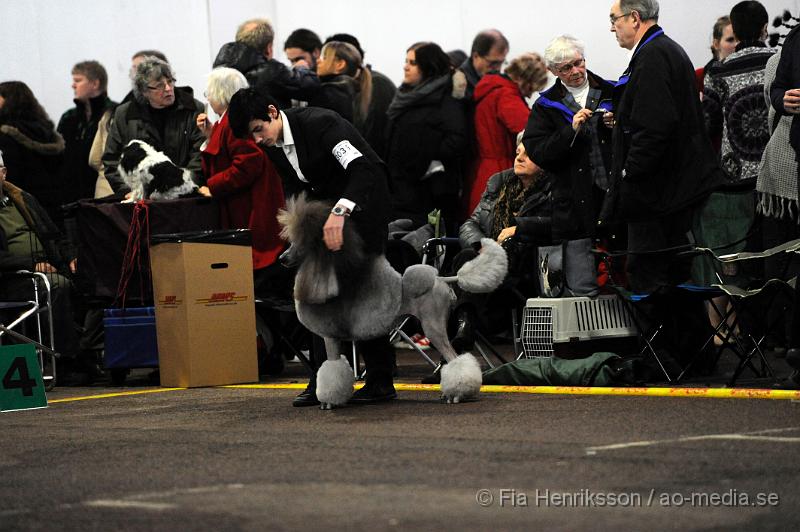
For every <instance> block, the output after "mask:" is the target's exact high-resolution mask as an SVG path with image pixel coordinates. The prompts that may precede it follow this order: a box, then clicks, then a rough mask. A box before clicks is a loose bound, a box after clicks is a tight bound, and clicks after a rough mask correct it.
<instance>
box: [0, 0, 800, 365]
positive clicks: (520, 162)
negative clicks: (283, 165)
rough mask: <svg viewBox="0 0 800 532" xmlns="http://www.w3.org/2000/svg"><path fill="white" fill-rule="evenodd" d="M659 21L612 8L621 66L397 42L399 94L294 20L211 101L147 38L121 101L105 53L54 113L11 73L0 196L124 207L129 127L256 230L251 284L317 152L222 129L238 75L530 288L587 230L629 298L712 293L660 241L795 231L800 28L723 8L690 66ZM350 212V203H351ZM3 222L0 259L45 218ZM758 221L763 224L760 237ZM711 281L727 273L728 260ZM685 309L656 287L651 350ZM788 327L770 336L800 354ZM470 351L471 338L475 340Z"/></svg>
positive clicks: (226, 59) (262, 25)
mask: <svg viewBox="0 0 800 532" xmlns="http://www.w3.org/2000/svg"><path fill="white" fill-rule="evenodd" d="M658 18H659V5H658V2H656V1H655V0H616V1H614V2H613V3H612V5H611V8H610V25H611V27H610V29H611V31H612V32H613V33H614V35H615V37H616V39H617V41H618V43H619V45H620V47H622V48H625V49H627V50H629V51H630V54H631V55H630V63H629V65H628V68H627V69H626V70H625V72H624V73H617V72H594V71H592V70H590V69H589V68H588V66H589V65H588V64H587V54H586V44H585V43H584V42H582V41H581V40H579V39H577V38H575V37H573V36H570V35H561V36H554V38H553V39H552V40H551V41H550V43H549V44H548V46H547V48H546V49H545V50H544V51H543V55H539V54H538V53H536V52H533V51H530V52H526V53H524V54H521V55H519V56H518V57H515V58H513V59H511V60H510V62H507V61H506V58H507V54H508V50H509V42H508V40H507V39H506V37H505V36H504V35H503V34H502V32H501V31H499V30H497V29H487V30H485V31H481V32H480V33H478V34H477V35H476V36H475V38H474V40H473V42H472V45H471V48H470V50H469V53H465V52H462V51H460V50H452V51H450V52H445V50H443V49H442V47H441V46H440V45H439V44H437V43H436V42H433V41H422V42H416V43H413V44H411V45H410V46H408V48H407V49H406V50H405V64H404V67H403V80H402V83H401V84H400V86H399V87H395V86H394V84H393V83H392V82H391V80H390V79H389V78H388V77H387V76H385V75H384V74H381V73H380V72H376V71H375V70H374V69H373V68H372V66H371V65H369V64H367V62H366V61H365V52H364V50H363V48H362V46H361V43H360V42H359V41H358V39H357V38H356V37H355V36H353V35H350V34H346V33H338V34H335V35H332V36H330V37H328V38H327V39H326V40H325V41H323V40H322V39H321V38H320V37H319V36H318V35H317V34H316V33H314V32H313V31H311V30H309V29H305V28H301V29H297V30H295V31H293V32H292V33H291V34H290V35H289V37H288V38H287V39H286V41H285V43H284V52H285V54H286V57H287V58H288V60H289V62H290V66H287V65H285V64H283V63H281V62H280V61H278V60H276V59H275V58H274V57H273V48H274V35H275V32H274V29H273V27H272V25H271V24H270V23H269V21H267V20H265V19H251V20H247V21H245V22H244V23H242V24H241V26H240V27H239V28H238V30H237V31H236V35H235V39H234V40H233V41H232V42H229V43H226V44H225V45H223V46H222V47H221V48H220V50H219V52H218V53H217V55H216V58H215V60H214V61H213V65H211V66H212V68H213V70H212V71H211V72H210V74H209V78H208V86H207V87H206V91H205V95H204V96H205V99H206V100H207V102H208V103H207V104H204V103H202V102H201V101H199V100H198V99H197V97H196V95H195V94H194V92H193V90H192V88H190V87H183V86H177V85H176V84H177V76H176V74H175V69H174V67H173V65H171V64H170V63H169V62H168V60H167V58H166V57H165V56H164V55H163V54H162V53H161V52H159V51H157V50H142V51H140V52H137V53H136V54H134V55H133V57H132V66H131V71H130V79H131V92H130V93H129V94H128V95H126V96H125V97H124V98H123V99H122V102H121V103H119V104H118V103H116V102H114V101H113V100H112V99H111V98H109V95H108V94H107V90H106V87H107V84H108V78H107V74H106V71H105V69H104V68H103V66H102V65H100V64H99V63H98V62H96V61H91V60H89V61H81V62H79V63H77V64H76V65H75V66H74V67H73V69H72V72H71V74H72V89H73V91H74V101H75V106H74V107H73V108H71V109H69V110H67V111H66V112H65V113H64V114H63V116H62V117H61V119H60V120H59V122H58V126H57V127H56V126H55V125H54V123H53V122H52V121H51V120H50V118H49V117H48V116H47V114H46V113H45V111H44V110H43V109H42V107H41V105H39V103H38V102H37V100H36V98H35V96H34V95H33V94H32V92H31V90H30V89H29V88H28V86H27V85H26V84H25V83H24V82H22V81H6V82H3V83H0V150H1V152H0V153H2V157H3V159H2V161H3V163H2V172H3V177H4V178H5V183H6V192H5V194H6V195H11V196H12V197H13V194H15V193H17V192H13V193H11V192H10V191H17V190H19V189H21V190H22V191H24V194H25V195H24V196H20V197H24V198H26V199H27V198H31V199H32V200H33V201H35V202H36V203H35V205H36V209H35V210H36V212H37V213H38V212H41V213H42V215H41V216H39V218H41V219H43V220H46V221H47V224H51V223H52V224H53V226H54V227H58V226H61V229H63V216H62V209H61V206H62V204H64V203H69V202H73V201H76V200H80V199H86V198H100V197H103V196H107V195H109V196H114V197H116V198H118V199H124V197H125V196H126V194H127V193H128V192H129V189H128V187H127V185H126V184H125V183H124V182H123V181H122V179H121V177H120V174H119V171H118V164H119V161H120V156H121V154H122V151H123V149H124V148H125V146H126V145H127V144H128V142H129V141H131V140H134V139H138V140H143V141H145V142H147V143H148V144H150V145H152V146H153V147H154V148H155V149H156V150H158V151H161V152H163V153H164V154H166V155H167V156H168V157H169V158H170V159H171V160H172V161H173V162H174V163H175V164H176V165H177V166H179V167H181V168H184V169H188V170H190V171H191V172H192V178H193V180H194V181H195V183H196V184H197V185H198V187H199V192H200V194H203V195H205V196H209V197H212V198H215V199H217V200H218V201H219V204H220V210H221V216H222V221H221V224H222V226H224V227H230V228H249V229H250V230H251V231H252V234H253V268H254V271H255V272H256V277H257V278H258V277H259V276H262V277H263V276H266V277H270V275H271V273H270V271H271V268H272V266H274V264H275V260H276V258H277V255H278V254H279V252H280V251H281V248H282V241H281V240H280V239H279V237H278V228H277V223H276V222H275V213H276V211H277V210H278V209H279V208H280V207H282V206H283V204H284V200H285V199H287V197H288V196H290V195H291V194H292V192H293V191H295V190H297V189H298V186H297V183H296V182H294V181H299V182H302V183H303V184H308V183H313V182H314V179H318V177H311V176H308V175H304V174H306V173H307V172H308V171H310V166H306V163H305V162H304V161H305V160H306V157H307V156H308V153H307V151H308V150H314V149H316V148H317V147H315V146H307V145H306V144H305V143H304V142H301V141H300V139H293V138H285V137H284V136H283V134H284V133H283V132H281V133H280V138H276V139H275V143H274V144H272V145H269V144H265V143H264V142H261V143H260V144H261V145H259V143H258V142H256V141H257V140H258V138H255V139H254V138H249V137H250V135H249V134H248V138H237V137H236V135H235V134H234V132H233V130H232V126H231V124H229V123H228V118H229V117H228V113H227V110H228V105H229V103H230V102H231V99H232V98H233V96H234V94H236V92H237V91H239V90H241V89H245V88H248V87H249V88H250V89H251V90H254V91H256V92H257V93H259V94H263V95H265V96H267V97H268V98H269V101H274V102H275V104H276V106H275V113H276V114H275V118H276V119H277V120H272V119H270V120H267V121H266V122H265V123H264V127H265V128H266V129H268V128H269V127H271V126H270V124H274V123H275V122H276V121H278V122H281V123H283V122H282V119H281V117H283V116H286V115H284V111H285V110H289V109H292V108H303V107H312V108H325V109H328V110H330V111H333V112H335V113H337V114H338V116H340V117H341V118H343V119H344V120H346V121H347V122H349V123H350V124H352V126H353V127H354V129H355V130H356V131H357V132H358V135H359V137H360V138H363V139H364V140H365V142H366V143H367V145H368V146H369V147H370V148H371V150H372V151H374V154H375V156H376V158H379V160H380V161H382V163H381V164H382V165H383V166H382V170H381V172H383V171H385V173H386V176H387V181H388V182H387V185H388V189H389V194H390V203H391V205H390V207H388V209H389V211H390V212H384V213H381V215H382V216H386V217H388V218H389V219H390V220H405V221H406V222H405V223H404V225H403V227H404V228H405V229H407V230H408V231H409V232H413V231H415V230H420V229H421V228H424V227H425V226H426V225H427V224H429V223H431V222H433V223H434V224H435V225H436V231H438V232H441V233H446V234H448V235H450V236H460V238H461V242H462V246H463V249H464V250H465V253H467V254H469V253H473V254H474V253H475V249H474V248H475V244H476V242H479V239H480V238H481V237H488V238H493V239H496V240H498V241H500V242H504V243H506V244H507V246H508V249H509V250H512V249H513V250H514V251H513V253H514V254H515V255H516V257H515V260H517V261H518V262H515V263H514V268H517V269H518V271H515V272H513V274H514V275H515V276H516V277H518V278H525V275H517V274H520V273H533V274H534V276H533V277H534V282H531V283H523V285H522V286H524V294H523V295H524V296H525V297H531V296H536V295H540V293H541V279H539V280H538V282H536V280H535V277H536V273H537V272H538V271H539V270H538V268H539V266H540V265H539V264H538V263H537V249H538V248H539V247H541V246H551V245H554V244H555V245H559V244H562V243H566V242H584V241H585V242H587V244H586V245H585V246H582V247H579V248H575V249H583V250H585V253H588V250H589V248H590V247H594V246H596V245H599V244H602V245H603V246H605V247H607V248H608V247H610V248H614V249H623V250H628V251H629V252H633V254H632V255H630V256H629V257H628V260H627V279H628V282H629V286H630V287H631V288H632V289H633V290H634V291H639V292H652V291H655V290H657V289H658V288H659V287H661V286H664V285H674V284H677V283H680V282H684V281H687V280H689V279H690V278H692V279H693V281H694V282H695V283H697V284H701V285H706V286H707V285H711V284H713V283H714V282H715V280H716V277H715V276H714V275H713V271H712V265H711V264H710V263H708V262H703V261H700V260H698V261H697V262H695V263H694V266H693V268H692V264H691V262H690V261H688V260H685V259H676V258H675V257H674V256H671V255H668V254H664V253H659V250H663V249H670V248H674V247H679V246H683V245H687V244H693V243H696V244H700V245H703V246H706V247H711V248H715V249H718V250H720V251H721V252H736V251H740V250H742V249H745V247H746V246H748V245H751V246H755V247H760V245H761V244H770V245H773V244H775V243H779V242H783V241H787V240H791V239H794V238H798V236H800V235H798V232H800V231H799V230H798V227H800V225H798V211H799V210H800V209H799V208H798V206H800V203H799V202H798V192H797V190H798V187H797V163H796V160H795V156H794V154H795V153H797V150H798V149H800V140H798V139H800V133H799V132H800V125H798V124H800V122H798V121H797V120H796V119H793V115H795V114H798V113H800V89H797V88H796V87H800V83H798V81H797V72H798V69H797V61H798V59H797V57H798V56H799V55H800V52H798V51H797V48H798V46H800V41H798V39H797V38H796V30H795V31H792V32H790V33H789V35H788V36H787V37H786V39H785V42H784V45H783V48H784V49H783V53H780V52H778V53H776V52H777V50H776V49H773V48H770V47H768V46H767V44H766V38H767V25H768V15H767V11H766V9H765V8H764V7H763V6H762V5H761V4H760V3H759V2H758V1H754V0H747V1H742V2H739V3H737V4H736V5H735V6H732V9H731V11H730V13H729V14H725V16H723V17H720V18H719V19H718V20H717V21H716V23H715V24H714V26H713V32H712V44H711V51H712V55H713V57H712V58H711V60H710V61H709V62H708V63H707V64H706V65H704V66H702V68H699V69H697V70H696V71H695V70H694V67H692V66H691V65H690V64H689V60H688V57H687V55H686V53H685V52H684V51H683V49H682V48H681V46H680V45H679V44H678V43H676V42H674V41H673V40H671V39H670V38H669V37H668V33H669V28H666V29H662V28H661V27H660V26H658ZM665 31H666V33H665ZM620 74H622V75H621V76H620ZM552 79H554V80H555V81H554V83H552V84H550V85H549V82H550V80H552ZM610 79H613V80H618V81H607V80H610ZM548 85H549V86H548ZM545 88H546V90H544V89H545ZM535 93H539V94H538V95H537V96H536V97H535V98H534V94H535ZM532 98H533V100H531V99H532ZM289 115H290V117H294V116H295V115H293V114H292V113H289ZM315 116H316V115H315ZM325 116H327V115H325ZM211 117H215V119H216V121H215V122H214V121H212V118H211ZM291 119H292V120H294V118H291ZM319 120H320V124H323V123H327V122H325V120H326V119H325V117H324V116H322V115H320V118H319ZM293 129H294V127H293ZM298 131H299V130H298ZM252 133H253V135H252V136H254V137H258V135H262V136H261V137H260V138H262V139H263V138H264V137H263V135H269V134H270V132H269V131H265V132H263V134H262V132H260V131H259V132H256V131H255V130H254V131H252ZM256 133H258V135H257V134H256ZM320 134H321V133H320ZM312 142H313V141H312ZM359 142H360V141H359ZM267 145H269V146H270V147H280V148H282V150H283V152H284V154H285V159H286V162H287V164H290V165H291V167H292V171H291V172H288V173H287V172H283V171H280V169H279V168H276V163H275V162H274V161H273V160H271V158H270V157H268V156H267V155H266V154H265V150H264V149H263V147H264V146H267ZM304 150H306V151H304ZM359 155H360V153H359ZM281 160H283V159H281ZM376 160H378V159H376ZM340 163H342V165H343V166H344V167H345V168H346V167H347V166H346V163H344V162H342V161H340ZM287 175H290V176H291V177H287ZM11 183H13V186H15V187H18V188H9V187H11V186H12V185H11ZM30 202H31V200H28V203H30ZM39 205H40V207H39ZM343 207H344V208H345V210H347V209H350V210H352V209H353V208H358V207H356V206H355V205H350V204H349V203H348V202H347V201H345V202H343ZM23 218H24V217H23ZM0 219H1V220H2V223H3V227H2V230H3V232H4V233H6V235H5V238H3V239H2V241H0V247H2V249H0V257H2V254H4V253H12V252H13V253H14V254H16V255H19V254H20V253H21V251H20V249H21V248H20V247H18V246H17V247H15V246H14V245H13V238H12V237H11V236H9V234H8V233H9V232H10V231H11V232H13V231H14V230H17V229H19V228H20V227H21V226H20V224H22V226H25V227H26V229H25V230H26V231H27V232H31V231H33V232H35V231H38V229H39V227H41V225H40V224H37V225H36V227H33V226H31V223H27V224H26V223H25V220H23V221H22V222H20V221H19V220H18V219H17V218H16V217H15V218H14V220H15V222H14V223H16V224H17V227H10V226H9V227H6V223H7V221H8V220H9V219H8V218H5V217H0ZM442 220H443V222H444V223H440V222H441V221H442ZM9 223H11V222H9ZM12 225H13V224H12ZM48 227H49V225H48ZM459 227H460V229H459ZM754 227H758V229H759V232H758V238H763V240H759V241H758V244H753V243H754V242H756V237H755V236H754V234H756V231H755V230H754ZM17 236H19V235H17ZM565 249H566V247H565ZM520 250H521V251H520ZM520 257H522V258H520ZM462 259H463V257H462ZM798 262H799V261H797V260H794V261H793V262H791V263H789V264H781V265H778V266H776V265H775V264H774V263H771V264H769V265H768V274H769V275H770V276H776V277H777V276H779V275H784V276H786V277H787V278H788V277H791V276H794V275H797V274H798V273H800V265H798ZM73 266H74V265H73ZM31 267H36V265H35V264H31ZM690 270H691V271H690ZM783 272H787V273H783ZM54 273H55V270H54ZM60 273H64V272H60ZM724 274H725V280H727V281H731V282H736V281H737V280H738V279H739V277H738V276H739V274H740V272H737V271H735V270H732V269H729V270H726V271H725V272H724ZM592 281H594V280H592ZM600 289H601V287H599V286H597V285H596V284H594V283H593V282H592V283H590V284H589V285H588V288H585V290H584V291H583V292H581V290H577V289H576V290H573V291H572V292H571V293H572V295H589V296H593V295H595V294H597V293H598V291H599V290H600ZM462 303H463V302H462ZM468 303H469V302H468ZM716 303H717V304H718V305H722V306H724V305H725V304H726V302H725V300H724V299H721V300H718V301H717V302H716ZM481 304H482V303H481ZM678 304H680V305H683V306H682V308H681V309H680V310H679V309H677V308H676V305H678ZM685 305H686V303H685V302H684V301H681V302H680V303H678V302H674V301H669V300H664V301H663V302H662V303H660V304H659V305H656V307H657V308H651V309H644V311H645V312H649V313H650V315H651V317H653V319H659V320H661V321H664V322H666V323H667V330H668V331H669V330H671V331H672V332H668V333H667V334H665V335H662V336H667V337H669V336H670V335H671V336H675V337H682V338H683V339H684V340H685V341H683V340H682V341H680V342H669V341H668V342H666V343H665V344H664V345H663V346H662V347H663V349H665V350H667V351H671V354H672V355H673V356H674V357H675V358H676V360H677V362H679V363H684V362H685V359H686V357H687V356H689V353H690V352H691V350H692V348H691V347H690V346H689V341H693V342H694V341H696V339H697V338H698V337H700V336H701V335H702V331H701V330H700V329H701V323H700V322H702V325H705V326H709V327H710V326H712V325H713V326H717V325H718V322H714V321H713V320H714V316H713V314H712V313H708V314H707V315H708V316H709V317H710V318H711V320H712V321H711V322H709V321H708V319H707V318H705V316H706V313H704V312H702V309H701V310H700V311H699V315H700V317H699V318H698V312H696V310H697V309H687V308H686V307H685ZM470 308H471V307H470V305H469V304H467V305H466V306H465V305H461V306H459V311H458V312H456V315H457V316H458V321H459V322H460V324H461V325H462V326H460V327H459V335H460V336H461V337H462V339H463V338H471V334H469V333H467V332H464V327H463V324H464V323H465V322H467V321H477V320H475V318H474V314H475V313H476V312H478V310H479V309H478V310H476V309H475V308H472V309H471V310H464V309H470ZM470 314H473V317H472V318H470ZM676 315H677V316H681V317H682V319H676V318H675V316H676ZM789 322H790V320H787V324H788V323H789ZM670 324H671V326H670ZM790 329H791V327H789V326H788V325H787V327H786V331H785V334H782V335H778V336H776V337H773V338H771V341H773V342H774V343H776V344H777V345H780V346H789V347H797V346H796V342H797V339H796V338H794V337H792V331H791V330H790ZM692 331H695V332H696V334H693V333H692ZM717 341H721V339H718V340H717ZM463 344H464V345H463V346H461V348H462V349H468V348H470V347H471V345H470V344H471V340H465V341H464V342H463ZM62 345H63V344H62ZM75 345H77V344H76V342H74V341H73V340H70V347H68V348H65V349H66V351H68V352H67V353H66V356H65V359H66V360H69V359H75V358H78V357H79V355H80V348H77V347H74V346H75ZM795 379H796V375H795Z"/></svg>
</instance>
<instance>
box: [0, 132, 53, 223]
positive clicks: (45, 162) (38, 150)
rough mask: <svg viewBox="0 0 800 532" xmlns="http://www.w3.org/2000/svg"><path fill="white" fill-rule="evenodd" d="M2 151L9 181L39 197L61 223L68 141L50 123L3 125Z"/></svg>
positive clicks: (48, 211) (0, 139)
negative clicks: (64, 168) (66, 143)
mask: <svg viewBox="0 0 800 532" xmlns="http://www.w3.org/2000/svg"><path fill="white" fill-rule="evenodd" d="M0 151H2V152H3V160H4V161H5V166H6V169H7V172H8V173H7V175H6V179H7V180H8V181H11V182H12V183H15V184H16V185H17V186H19V187H20V188H23V189H24V190H26V191H27V192H28V193H29V194H31V195H33V196H34V197H36V199H37V200H39V202H40V203H41V204H42V206H43V207H44V208H45V209H46V210H47V213H48V214H49V215H50V217H51V218H52V219H54V220H61V218H62V214H61V204H62V199H63V192H64V189H63V187H62V186H61V182H60V178H61V164H62V162H63V157H64V138H63V137H62V136H61V135H59V134H58V133H57V132H56V131H55V130H54V129H53V124H52V122H50V121H47V122H31V121H24V120H15V121H12V122H7V123H2V124H0Z"/></svg>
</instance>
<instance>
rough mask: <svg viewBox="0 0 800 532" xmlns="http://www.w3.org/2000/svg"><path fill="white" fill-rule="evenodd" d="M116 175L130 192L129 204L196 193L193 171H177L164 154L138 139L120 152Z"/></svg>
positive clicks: (181, 169) (179, 169) (182, 169)
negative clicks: (130, 202) (120, 177)
mask: <svg viewBox="0 0 800 532" xmlns="http://www.w3.org/2000/svg"><path fill="white" fill-rule="evenodd" d="M119 174H120V175H121V176H122V178H123V179H124V180H125V184H127V185H128V187H130V189H131V196H130V198H129V201H138V200H143V199H154V200H155V199H177V198H181V197H184V196H190V195H193V194H195V193H196V192H197V189H198V187H197V185H196V184H195V183H194V181H192V172H191V171H190V170H187V169H185V168H180V167H178V166H176V165H175V163H173V162H172V161H171V160H170V158H169V157H167V156H166V155H165V154H164V153H162V152H160V151H158V150H156V149H155V148H153V147H152V146H151V145H149V144H148V143H146V142H144V141H141V140H132V141H130V142H129V143H128V144H127V145H126V146H125V149H123V150H122V156H121V157H120V160H119Z"/></svg>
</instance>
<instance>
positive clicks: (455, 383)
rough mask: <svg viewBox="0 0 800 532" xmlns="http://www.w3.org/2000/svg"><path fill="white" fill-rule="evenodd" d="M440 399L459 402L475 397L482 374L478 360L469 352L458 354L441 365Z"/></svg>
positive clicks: (479, 386) (479, 387)
mask: <svg viewBox="0 0 800 532" xmlns="http://www.w3.org/2000/svg"><path fill="white" fill-rule="evenodd" d="M441 371H442V399H444V400H446V401H447V402H448V403H459V402H461V401H464V400H469V399H475V398H476V397H477V396H478V393H479V392H480V389H481V382H482V380H483V376H482V375H481V367H480V364H478V361H477V360H476V359H475V357H474V356H472V355H471V354H469V353H464V354H463V355H459V356H458V357H457V358H456V359H455V360H453V361H451V362H448V363H447V364H445V365H444V366H442V370H441Z"/></svg>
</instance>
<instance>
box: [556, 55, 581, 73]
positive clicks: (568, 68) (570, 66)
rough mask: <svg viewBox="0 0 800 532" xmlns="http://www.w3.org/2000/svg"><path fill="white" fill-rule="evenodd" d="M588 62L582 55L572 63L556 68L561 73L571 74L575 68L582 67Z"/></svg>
mask: <svg viewBox="0 0 800 532" xmlns="http://www.w3.org/2000/svg"><path fill="white" fill-rule="evenodd" d="M585 64H586V58H585V57H581V58H580V59H576V60H575V61H573V62H572V63H567V64H566V65H561V66H559V67H556V68H555V71H556V72H558V73H559V74H569V73H570V72H572V69H573V68H581V67H583V66H584V65H585Z"/></svg>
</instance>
